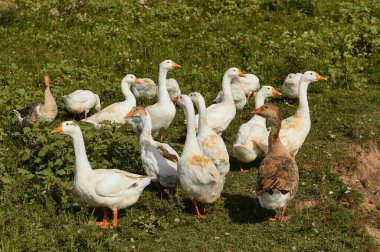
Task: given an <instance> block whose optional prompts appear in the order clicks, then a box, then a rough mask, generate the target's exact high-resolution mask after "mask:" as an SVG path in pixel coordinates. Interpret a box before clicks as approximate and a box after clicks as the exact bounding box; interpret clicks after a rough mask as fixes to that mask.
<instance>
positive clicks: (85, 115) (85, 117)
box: [84, 111, 87, 119]
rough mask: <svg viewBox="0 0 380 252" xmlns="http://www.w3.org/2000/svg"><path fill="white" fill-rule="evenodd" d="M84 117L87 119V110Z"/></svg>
mask: <svg viewBox="0 0 380 252" xmlns="http://www.w3.org/2000/svg"><path fill="white" fill-rule="evenodd" d="M84 119H87V112H86V111H84Z"/></svg>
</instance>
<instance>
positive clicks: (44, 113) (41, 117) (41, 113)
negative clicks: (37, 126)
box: [13, 75, 58, 126]
mask: <svg viewBox="0 0 380 252" xmlns="http://www.w3.org/2000/svg"><path fill="white" fill-rule="evenodd" d="M42 90H43V92H44V102H43V103H33V104H31V105H29V106H27V107H25V108H23V109H21V110H16V109H14V110H13V112H14V113H15V114H16V116H17V118H18V120H19V123H20V125H21V126H25V125H27V124H28V123H34V122H37V121H38V122H48V123H50V122H53V121H54V119H55V117H56V116H57V114H58V107H57V103H56V102H55V99H54V97H53V95H52V94H51V92H50V78H49V76H48V75H44V77H43V82H42Z"/></svg>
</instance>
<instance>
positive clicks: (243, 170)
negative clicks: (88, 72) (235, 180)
mask: <svg viewBox="0 0 380 252" xmlns="http://www.w3.org/2000/svg"><path fill="white" fill-rule="evenodd" d="M239 166H240V172H243V173H246V172H248V170H246V169H244V166H243V163H242V162H240V161H239Z"/></svg>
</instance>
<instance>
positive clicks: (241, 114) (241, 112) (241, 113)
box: [240, 110, 243, 118]
mask: <svg viewBox="0 0 380 252" xmlns="http://www.w3.org/2000/svg"><path fill="white" fill-rule="evenodd" d="M242 117H243V110H242V111H240V118H242Z"/></svg>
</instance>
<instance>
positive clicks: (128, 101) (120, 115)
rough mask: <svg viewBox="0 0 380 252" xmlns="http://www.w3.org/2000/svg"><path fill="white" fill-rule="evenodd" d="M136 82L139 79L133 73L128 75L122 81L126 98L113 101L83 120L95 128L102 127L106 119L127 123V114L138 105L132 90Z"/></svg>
mask: <svg viewBox="0 0 380 252" xmlns="http://www.w3.org/2000/svg"><path fill="white" fill-rule="evenodd" d="M136 82H137V83H138V82H139V80H138V79H137V78H136V77H135V76H134V75H133V74H128V75H126V76H125V77H124V78H123V80H122V81H121V90H122V92H123V94H124V96H125V100H124V101H122V102H117V103H113V104H111V105H109V106H107V107H106V108H104V109H102V110H101V111H99V112H97V113H95V114H93V115H92V116H90V117H87V118H86V119H84V120H82V121H83V122H87V123H90V124H92V125H93V127H95V128H99V127H101V126H102V125H101V122H104V121H110V122H111V123H119V124H123V123H125V119H124V117H125V115H126V114H128V112H129V111H131V110H132V108H133V107H135V106H136V99H135V97H134V96H133V94H132V92H131V90H130V85H131V84H132V83H136Z"/></svg>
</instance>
